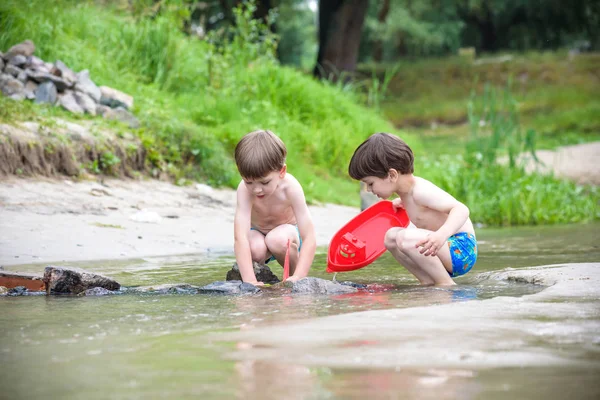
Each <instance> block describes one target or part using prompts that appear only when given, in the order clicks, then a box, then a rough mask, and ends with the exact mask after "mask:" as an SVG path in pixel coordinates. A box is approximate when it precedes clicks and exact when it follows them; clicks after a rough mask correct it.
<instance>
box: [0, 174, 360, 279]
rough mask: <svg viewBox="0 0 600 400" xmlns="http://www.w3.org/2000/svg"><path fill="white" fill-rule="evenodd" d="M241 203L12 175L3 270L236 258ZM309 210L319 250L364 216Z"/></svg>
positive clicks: (149, 183) (227, 197) (166, 190)
mask: <svg viewBox="0 0 600 400" xmlns="http://www.w3.org/2000/svg"><path fill="white" fill-rule="evenodd" d="M357 197H358V187H357ZM235 199H236V198H235V191H234V190H233V189H214V188H211V187H209V186H207V185H203V184H196V185H192V186H176V185H173V184H171V183H168V182H162V181H157V180H123V179H117V178H114V179H104V180H102V181H100V182H97V181H80V182H74V181H71V180H67V179H49V178H9V179H7V180H2V181H0V266H4V267H14V266H18V265H31V264H51V263H56V264H60V263H62V262H86V261H102V260H119V261H120V260H127V259H135V258H143V257H151V256H173V255H186V254H202V253H208V252H222V253H233V217H234V213H235ZM309 209H310V211H311V214H312V216H313V221H314V224H315V230H316V234H317V246H326V245H328V244H329V241H330V239H331V237H332V236H333V235H334V234H335V232H337V230H338V229H339V228H341V227H342V226H343V225H344V224H345V223H346V222H347V221H349V220H350V219H351V218H352V217H354V216H355V215H356V214H358V213H359V212H360V210H359V209H358V208H353V207H347V206H340V205H334V204H325V205H320V206H309ZM11 269H12V268H11Z"/></svg>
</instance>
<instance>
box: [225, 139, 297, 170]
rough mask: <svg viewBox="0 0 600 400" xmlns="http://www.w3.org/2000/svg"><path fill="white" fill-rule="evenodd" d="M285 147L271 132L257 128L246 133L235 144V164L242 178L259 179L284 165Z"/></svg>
mask: <svg viewBox="0 0 600 400" xmlns="http://www.w3.org/2000/svg"><path fill="white" fill-rule="evenodd" d="M286 155H287V149H286V148H285V144H284V143H283V141H282V140H281V139H280V138H279V137H277V135H275V134H274V133H273V132H271V131H267V130H258V131H254V132H250V133H248V134H246V135H245V136H244V137H243V138H242V139H241V140H240V141H239V142H238V144H237V146H235V164H236V165H237V168H238V171H239V172H240V175H241V176H242V177H243V178H248V179H259V178H263V177H265V176H267V175H268V174H270V173H271V172H273V171H280V170H281V168H283V166H284V165H285V157H286Z"/></svg>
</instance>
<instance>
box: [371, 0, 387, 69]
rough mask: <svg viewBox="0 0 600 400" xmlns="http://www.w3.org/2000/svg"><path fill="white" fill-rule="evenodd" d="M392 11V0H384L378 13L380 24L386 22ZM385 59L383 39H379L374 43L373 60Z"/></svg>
mask: <svg viewBox="0 0 600 400" xmlns="http://www.w3.org/2000/svg"><path fill="white" fill-rule="evenodd" d="M389 13H390V0H383V3H382V4H381V8H380V9H379V12H378V13H377V22H379V24H381V25H382V24H385V20H386V19H387V16H388V14H389ZM382 60H383V40H381V39H377V40H376V41H375V43H373V61H375V62H378V63H379V62H381V61H382Z"/></svg>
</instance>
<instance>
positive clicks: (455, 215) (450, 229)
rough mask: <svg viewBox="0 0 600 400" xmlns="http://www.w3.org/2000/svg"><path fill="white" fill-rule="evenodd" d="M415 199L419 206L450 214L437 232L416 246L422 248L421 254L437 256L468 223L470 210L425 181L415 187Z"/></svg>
mask: <svg viewBox="0 0 600 400" xmlns="http://www.w3.org/2000/svg"><path fill="white" fill-rule="evenodd" d="M413 197H414V200H415V203H417V204H419V205H422V206H425V207H428V208H431V209H432V210H437V211H440V212H443V213H448V218H447V219H446V221H445V222H444V224H443V225H442V226H441V227H440V228H439V229H438V230H437V231H435V232H433V233H431V234H429V235H428V236H427V237H426V238H425V239H422V240H420V241H419V242H417V244H416V246H417V247H422V248H421V254H424V255H426V256H428V255H430V256H435V255H437V252H438V251H439V249H440V248H442V246H443V245H445V243H446V241H447V240H448V238H449V237H450V236H452V235H454V234H455V233H456V232H458V230H459V229H460V228H461V227H462V226H463V225H464V224H465V222H467V220H468V219H469V208H468V207H467V206H466V205H464V204H463V203H461V202H460V201H458V200H456V199H455V198H454V197H453V196H452V195H451V194H449V193H448V192H446V191H444V190H442V189H440V188H439V187H437V186H436V185H434V184H433V183H431V182H429V181H425V180H421V182H420V186H419V187H415V190H414V192H413Z"/></svg>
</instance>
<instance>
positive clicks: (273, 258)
mask: <svg viewBox="0 0 600 400" xmlns="http://www.w3.org/2000/svg"><path fill="white" fill-rule="evenodd" d="M294 226H295V227H296V232H298V242H299V243H300V244H299V245H298V251H300V249H301V248H302V236H300V229H298V225H294ZM250 230H251V231H257V232H260V233H262V234H263V236H267V235H265V234H264V233H263V232H262V231H259V230H258V229H256V228H250ZM274 260H275V256H271V257H269V258H268V259H267V260H265V264H268V263H270V262H271V261H274Z"/></svg>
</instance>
